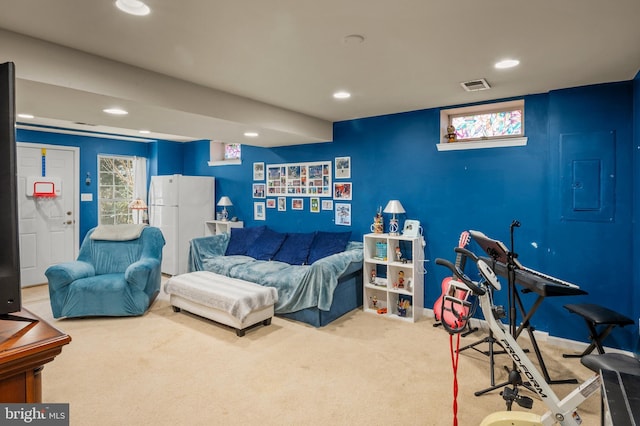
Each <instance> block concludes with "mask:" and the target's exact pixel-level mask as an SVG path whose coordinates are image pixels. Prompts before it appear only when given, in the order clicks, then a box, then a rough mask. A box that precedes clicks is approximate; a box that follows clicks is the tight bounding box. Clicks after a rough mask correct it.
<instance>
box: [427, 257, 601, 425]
mask: <svg viewBox="0 0 640 426" xmlns="http://www.w3.org/2000/svg"><path fill="white" fill-rule="evenodd" d="M455 251H456V253H460V254H462V255H463V256H466V257H467V258H468V259H470V260H472V261H473V262H474V263H475V264H476V266H477V268H478V271H479V273H480V276H481V279H480V281H473V280H471V279H470V278H469V277H468V276H467V275H465V274H464V272H462V270H461V269H460V268H459V267H457V266H456V265H454V264H453V263H451V262H449V261H448V260H445V259H439V258H438V259H436V264H438V265H442V266H446V267H447V268H449V269H450V270H451V271H452V272H453V274H454V275H455V277H456V279H457V281H459V282H460V283H462V284H463V285H465V286H466V287H467V288H468V289H469V291H470V292H471V293H473V294H474V295H475V296H477V299H478V303H479V304H480V308H481V309H482V313H483V315H484V318H485V320H486V321H487V323H488V324H489V327H490V329H491V331H492V332H493V334H494V337H495V339H496V341H497V342H499V344H500V345H501V346H502V347H503V348H504V350H505V352H506V353H507V354H508V355H509V356H510V357H511V359H512V360H513V363H514V364H513V365H514V370H513V371H511V372H510V374H509V382H510V383H511V385H512V387H509V386H506V387H505V389H504V391H503V392H502V396H503V398H504V399H505V401H506V404H507V410H506V411H499V412H496V413H492V414H490V415H488V416H487V417H485V418H484V420H483V421H482V423H481V424H480V425H481V426H507V425H509V426H549V425H554V424H560V425H563V426H564V425H574V426H576V425H580V424H581V423H582V420H581V418H580V416H579V414H578V412H577V411H576V408H577V407H578V406H580V404H582V402H584V401H585V400H586V399H587V398H589V397H590V396H591V395H592V394H593V393H595V392H597V391H598V390H599V389H600V383H601V379H600V375H595V376H593V377H591V378H590V379H588V380H587V381H585V382H584V383H582V384H581V385H579V386H578V387H577V388H576V389H574V390H573V391H572V392H571V393H570V394H569V395H567V396H566V397H565V398H563V399H562V400H560V399H559V398H558V397H557V396H556V394H555V393H554V392H553V390H552V389H551V387H550V386H549V385H548V384H547V382H546V381H545V379H544V377H543V375H542V374H541V373H540V372H539V371H538V369H537V368H536V367H535V365H534V364H533V363H532V362H531V361H530V360H529V358H528V357H527V355H526V353H525V352H524V350H523V349H522V348H521V347H520V345H518V343H517V342H516V339H515V338H514V337H513V336H512V335H511V334H510V332H509V329H508V328H507V327H506V325H504V324H503V323H502V322H500V321H498V320H496V318H495V316H494V314H495V313H494V306H493V302H492V300H491V294H492V292H493V291H494V290H495V291H499V290H500V287H501V286H500V282H499V281H498V279H497V277H496V274H495V273H494V272H493V270H492V269H491V267H490V266H489V265H488V264H487V263H486V262H485V261H484V260H482V259H480V258H478V257H477V256H476V255H475V254H474V253H472V252H470V251H469V250H467V249H465V248H460V247H457V248H456V249H455ZM448 302H449V303H448V307H449V309H451V310H452V313H453V315H454V316H459V317H460V318H461V319H463V312H465V309H466V310H468V308H467V306H466V303H467V302H465V301H463V300H456V299H455V297H449V299H448ZM467 319H468V318H467ZM523 377H524V380H525V381H526V382H527V383H528V386H527V388H529V389H531V390H533V391H535V393H536V394H537V395H538V397H539V398H540V399H541V400H542V402H543V403H544V404H545V405H546V406H547V408H548V409H549V411H547V412H546V413H544V414H543V415H542V416H540V415H537V414H534V413H529V412H523V411H511V406H512V404H513V402H516V403H517V404H518V405H520V406H522V407H525V408H531V407H532V405H533V400H532V399H531V398H528V397H526V396H522V395H519V393H518V386H519V385H520V384H522V381H523V379H522V378H523Z"/></svg>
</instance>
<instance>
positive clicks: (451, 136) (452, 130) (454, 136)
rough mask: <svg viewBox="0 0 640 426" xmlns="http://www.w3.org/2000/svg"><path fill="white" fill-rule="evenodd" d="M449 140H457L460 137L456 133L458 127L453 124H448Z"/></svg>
mask: <svg viewBox="0 0 640 426" xmlns="http://www.w3.org/2000/svg"><path fill="white" fill-rule="evenodd" d="M445 138H446V139H447V142H455V141H456V139H458V135H457V134H456V128H455V127H453V126H452V125H449V126H447V134H446V135H445Z"/></svg>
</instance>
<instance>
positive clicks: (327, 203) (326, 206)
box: [322, 200, 333, 210]
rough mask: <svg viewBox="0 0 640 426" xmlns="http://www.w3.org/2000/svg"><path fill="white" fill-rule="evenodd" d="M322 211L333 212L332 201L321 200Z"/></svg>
mask: <svg viewBox="0 0 640 426" xmlns="http://www.w3.org/2000/svg"><path fill="white" fill-rule="evenodd" d="M322 210H333V200H322Z"/></svg>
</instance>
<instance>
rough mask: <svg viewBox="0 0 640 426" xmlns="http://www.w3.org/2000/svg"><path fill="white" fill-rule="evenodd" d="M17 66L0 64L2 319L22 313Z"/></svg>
mask: <svg viewBox="0 0 640 426" xmlns="http://www.w3.org/2000/svg"><path fill="white" fill-rule="evenodd" d="M15 123H16V114H15V65H14V64H13V62H7V63H4V64H0V188H1V189H0V315H7V314H10V313H12V312H18V311H20V309H21V307H22V306H21V304H22V300H21V297H20V295H21V288H20V249H19V245H18V203H17V196H16V192H17V190H16V179H17V166H16V136H15V131H16V128H15Z"/></svg>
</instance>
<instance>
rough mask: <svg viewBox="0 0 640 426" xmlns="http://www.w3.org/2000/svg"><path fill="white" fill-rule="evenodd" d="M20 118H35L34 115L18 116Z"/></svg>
mask: <svg viewBox="0 0 640 426" xmlns="http://www.w3.org/2000/svg"><path fill="white" fill-rule="evenodd" d="M18 117H20V118H35V117H34V116H33V115H32V114H18Z"/></svg>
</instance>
